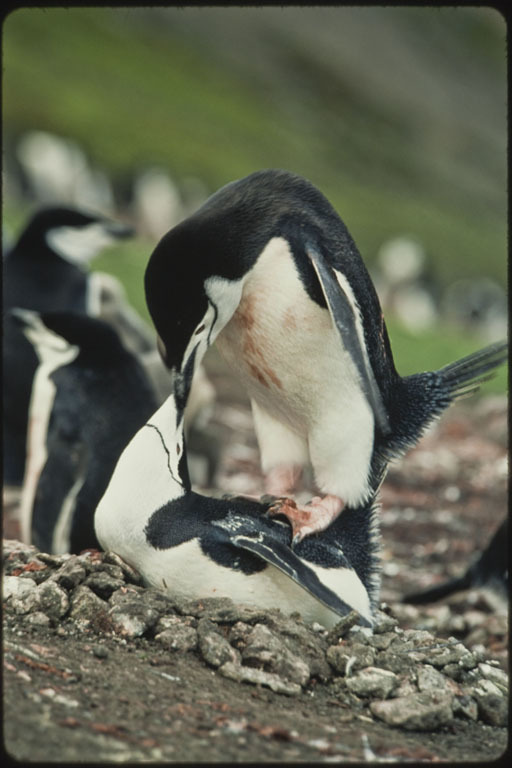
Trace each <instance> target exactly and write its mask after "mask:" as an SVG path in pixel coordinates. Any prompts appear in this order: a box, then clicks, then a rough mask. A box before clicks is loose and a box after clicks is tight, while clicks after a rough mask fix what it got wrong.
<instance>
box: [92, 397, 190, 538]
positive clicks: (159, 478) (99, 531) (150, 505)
mask: <svg viewBox="0 0 512 768" xmlns="http://www.w3.org/2000/svg"><path fill="white" fill-rule="evenodd" d="M184 468H186V456H185V442H184V436H183V421H182V419H179V418H178V413H177V407H176V400H175V397H174V395H170V396H169V397H168V398H167V400H166V401H165V402H164V403H163V404H162V405H161V406H160V408H159V409H158V410H157V411H156V412H155V413H154V414H153V416H151V418H150V419H149V420H148V421H147V423H146V424H144V426H143V427H141V428H140V429H139V431H138V432H137V433H136V434H135V436H134V437H133V438H132V439H131V441H130V442H129V443H128V445H127V446H126V448H125V449H124V451H123V452H122V454H121V456H120V457H119V461H118V462H117V465H116V467H115V469H114V472H113V474H112V477H111V479H110V482H109V484H108V486H107V490H106V491H105V493H104V495H103V497H102V499H101V501H100V503H99V504H98V507H97V508H96V513H95V528H96V535H97V537H98V540H99V542H100V544H101V545H102V546H103V547H105V548H106V549H108V548H109V547H111V546H114V545H115V543H116V542H117V541H118V539H119V535H120V531H121V530H122V531H123V532H124V533H123V536H125V537H126V538H127V539H130V538H133V540H134V541H138V539H139V538H140V536H142V532H143V529H144V527H145V525H146V523H147V521H148V520H149V518H150V517H151V515H152V514H153V513H154V512H155V511H156V510H157V509H160V507H163V506H164V505H166V504H168V503H169V502H172V501H175V500H176V499H178V498H180V497H182V496H184V495H185V494H186V493H187V492H188V491H189V490H190V487H189V482H188V474H187V472H186V469H184Z"/></svg>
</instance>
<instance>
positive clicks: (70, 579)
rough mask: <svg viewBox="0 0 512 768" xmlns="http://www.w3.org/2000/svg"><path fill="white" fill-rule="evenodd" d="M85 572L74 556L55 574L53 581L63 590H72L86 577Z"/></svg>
mask: <svg viewBox="0 0 512 768" xmlns="http://www.w3.org/2000/svg"><path fill="white" fill-rule="evenodd" d="M86 574H87V571H86V569H85V567H84V566H83V564H82V563H81V562H80V560H79V559H78V557H77V556H76V555H72V556H71V557H70V558H69V559H68V560H66V562H65V563H64V564H63V565H61V567H60V568H59V570H58V571H57V572H56V573H55V575H54V577H53V578H54V579H55V581H56V582H57V584H59V585H60V586H61V587H63V588H64V589H74V588H75V587H76V586H78V584H80V582H82V581H83V580H84V579H85V577H86Z"/></svg>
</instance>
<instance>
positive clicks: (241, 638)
mask: <svg viewBox="0 0 512 768" xmlns="http://www.w3.org/2000/svg"><path fill="white" fill-rule="evenodd" d="M251 632H252V627H251V625H250V624H246V623H245V622H244V621H237V622H236V624H233V626H232V627H231V629H230V630H229V635H228V640H229V642H230V644H231V645H232V646H233V647H234V648H238V650H240V649H241V648H243V647H244V646H245V644H246V642H247V638H248V637H249V635H250V634H251Z"/></svg>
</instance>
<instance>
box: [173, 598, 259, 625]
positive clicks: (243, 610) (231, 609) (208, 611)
mask: <svg viewBox="0 0 512 768" xmlns="http://www.w3.org/2000/svg"><path fill="white" fill-rule="evenodd" d="M174 602H175V605H176V609H177V610H178V612H179V613H181V614H184V615H187V616H195V617H197V618H206V619H210V620H211V621H218V622H225V623H229V624H231V623H235V622H237V621H244V622H254V621H261V619H264V618H265V611H263V610H261V609H260V608H255V607H254V606H251V605H239V604H238V603H234V602H233V600H231V598H229V597H204V598H200V599H197V600H179V599H178V600H176V599H175V601H174Z"/></svg>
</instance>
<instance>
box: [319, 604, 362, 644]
mask: <svg viewBox="0 0 512 768" xmlns="http://www.w3.org/2000/svg"><path fill="white" fill-rule="evenodd" d="M359 618H360V617H359V614H358V612H357V611H350V613H348V614H347V615H346V616H344V617H343V618H342V619H340V620H339V621H338V622H337V623H336V624H335V625H334V627H332V629H330V630H329V632H328V633H327V642H328V644H329V645H335V644H336V642H337V641H338V640H339V639H340V638H341V637H345V635H346V634H347V632H349V630H350V629H352V627H355V625H356V624H357V623H358V621H359Z"/></svg>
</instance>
